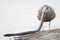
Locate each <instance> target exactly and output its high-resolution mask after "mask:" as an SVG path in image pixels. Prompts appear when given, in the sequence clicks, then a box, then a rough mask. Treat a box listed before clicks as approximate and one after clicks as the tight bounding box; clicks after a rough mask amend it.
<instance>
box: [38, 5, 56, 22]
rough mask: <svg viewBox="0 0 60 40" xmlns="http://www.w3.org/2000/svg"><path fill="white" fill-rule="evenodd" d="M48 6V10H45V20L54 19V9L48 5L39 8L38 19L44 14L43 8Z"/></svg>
mask: <svg viewBox="0 0 60 40" xmlns="http://www.w3.org/2000/svg"><path fill="white" fill-rule="evenodd" d="M44 7H46V11H45V12H44V13H45V14H44V17H43V19H44V22H50V21H51V20H53V19H54V18H55V16H56V14H55V12H54V10H53V9H52V7H50V6H48V5H44V6H43V7H42V8H41V9H39V11H38V12H39V14H38V16H37V17H38V19H39V20H40V19H41V15H42V10H43V8H44Z"/></svg>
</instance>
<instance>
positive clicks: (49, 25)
mask: <svg viewBox="0 0 60 40" xmlns="http://www.w3.org/2000/svg"><path fill="white" fill-rule="evenodd" d="M49 31H50V22H49Z"/></svg>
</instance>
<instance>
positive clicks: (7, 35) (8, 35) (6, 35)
mask: <svg viewBox="0 0 60 40" xmlns="http://www.w3.org/2000/svg"><path fill="white" fill-rule="evenodd" d="M12 35H13V34H5V35H3V36H4V37H10V36H12Z"/></svg>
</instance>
